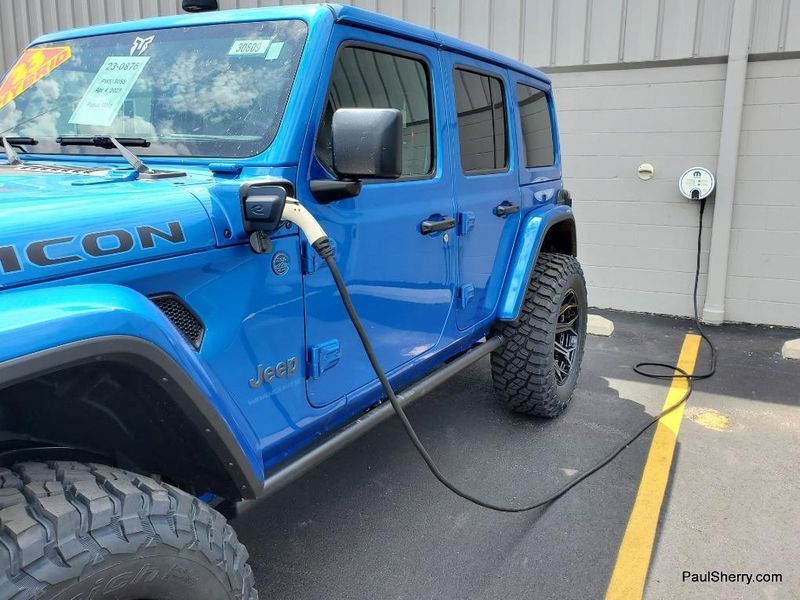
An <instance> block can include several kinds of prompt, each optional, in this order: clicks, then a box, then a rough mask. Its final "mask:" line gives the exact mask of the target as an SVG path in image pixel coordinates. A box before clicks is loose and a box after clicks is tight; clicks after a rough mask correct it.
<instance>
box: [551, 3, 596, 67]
mask: <svg viewBox="0 0 800 600" xmlns="http://www.w3.org/2000/svg"><path fill="white" fill-rule="evenodd" d="M587 3H588V0H560V1H559V2H557V3H556V4H555V5H554V6H555V11H556V18H555V38H556V47H555V60H554V63H555V64H557V65H579V64H582V63H583V59H584V52H583V50H584V38H585V37H586V7H587Z"/></svg>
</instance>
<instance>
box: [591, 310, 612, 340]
mask: <svg viewBox="0 0 800 600" xmlns="http://www.w3.org/2000/svg"><path fill="white" fill-rule="evenodd" d="M586 330H587V332H588V333H589V335H602V336H603V337H608V336H610V335H611V334H612V333H614V322H613V321H611V320H609V319H606V318H605V317H601V316H600V315H589V320H588V323H587V327H586Z"/></svg>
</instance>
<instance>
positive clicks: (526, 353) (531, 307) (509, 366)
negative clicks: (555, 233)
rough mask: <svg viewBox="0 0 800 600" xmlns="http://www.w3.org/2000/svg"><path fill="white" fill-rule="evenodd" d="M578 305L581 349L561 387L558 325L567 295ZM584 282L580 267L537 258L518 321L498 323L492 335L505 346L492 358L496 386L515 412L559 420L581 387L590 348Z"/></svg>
mask: <svg viewBox="0 0 800 600" xmlns="http://www.w3.org/2000/svg"><path fill="white" fill-rule="evenodd" d="M570 291H571V292H573V294H574V297H575V299H576V300H577V305H578V311H579V322H578V326H577V347H576V348H575V351H574V355H573V361H572V366H571V368H570V369H569V374H568V376H566V378H565V379H564V381H563V382H561V383H560V384H559V382H558V380H557V377H556V372H555V357H554V349H555V339H556V337H555V336H556V324H557V322H558V317H559V311H560V309H561V307H562V302H563V301H564V299H565V297H566V296H567V294H568V293H569V292H570ZM586 316H587V304H586V281H585V280H584V277H583V271H582V270H581V266H580V263H578V260H577V259H576V258H575V257H574V256H568V255H565V254H550V253H547V252H543V253H541V254H540V255H539V257H538V259H537V261H536V265H535V267H534V269H533V273H532V274H531V279H530V281H529V282H528V288H527V290H526V293H525V299H524V300H523V303H522V308H521V310H520V315H519V318H518V319H517V320H516V321H508V322H503V321H498V322H497V323H496V324H495V326H494V328H493V331H494V333H496V334H500V335H502V336H503V337H504V338H505V339H506V342H505V344H504V345H503V346H501V347H500V348H498V349H497V350H495V351H494V352H492V358H491V363H492V380H493V382H494V389H495V391H496V392H497V395H498V396H499V398H500V400H501V401H502V402H503V403H504V404H506V405H507V406H508V407H509V408H510V409H511V410H513V411H515V412H519V413H524V414H528V415H534V416H537V417H555V416H557V415H559V414H560V413H561V412H562V411H563V410H564V409H565V408H566V407H567V404H569V401H570V398H571V397H572V392H573V390H574V389H575V385H576V383H577V381H578V374H579V372H580V366H581V359H582V358H583V349H584V346H585V342H586Z"/></svg>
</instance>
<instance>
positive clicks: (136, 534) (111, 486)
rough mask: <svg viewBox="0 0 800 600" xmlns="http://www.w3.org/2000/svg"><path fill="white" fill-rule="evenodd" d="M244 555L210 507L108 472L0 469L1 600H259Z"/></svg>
mask: <svg viewBox="0 0 800 600" xmlns="http://www.w3.org/2000/svg"><path fill="white" fill-rule="evenodd" d="M247 558H248V557H247V551H246V550H245V548H244V546H243V545H242V544H240V543H239V541H238V540H237V538H236V533H235V532H234V531H233V529H232V528H231V526H230V525H228V524H227V523H226V522H225V519H224V517H223V516H222V515H220V514H219V513H218V512H216V511H215V510H213V509H212V508H210V507H209V506H208V505H207V504H205V503H204V502H202V501H201V500H198V499H197V498H194V497H192V496H191V495H189V494H187V493H186V492H183V491H181V490H179V489H177V488H175V487H172V486H170V485H166V484H161V483H159V482H157V481H155V480H154V479H151V478H149V477H144V476H142V475H136V474H133V473H129V472H127V471H123V470H121V469H116V468H112V467H105V466H102V465H94V464H83V463H75V462H51V463H35V462H30V463H21V464H18V465H15V466H14V468H13V469H0V598H2V599H4V600H5V599H10V600H95V599H97V600H100V599H106V600H184V599H187V600H258V592H256V591H255V589H254V583H253V573H252V571H251V569H250V566H249V565H248V564H247Z"/></svg>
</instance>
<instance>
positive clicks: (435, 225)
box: [419, 217, 456, 235]
mask: <svg viewBox="0 0 800 600" xmlns="http://www.w3.org/2000/svg"><path fill="white" fill-rule="evenodd" d="M455 226H456V220H455V219H454V218H453V217H444V218H443V219H439V220H438V221H427V220H426V221H423V222H422V223H420V224H419V230H420V231H421V232H422V235H428V234H429V233H436V232H437V231H447V230H448V229H452V228H453V227H455Z"/></svg>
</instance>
